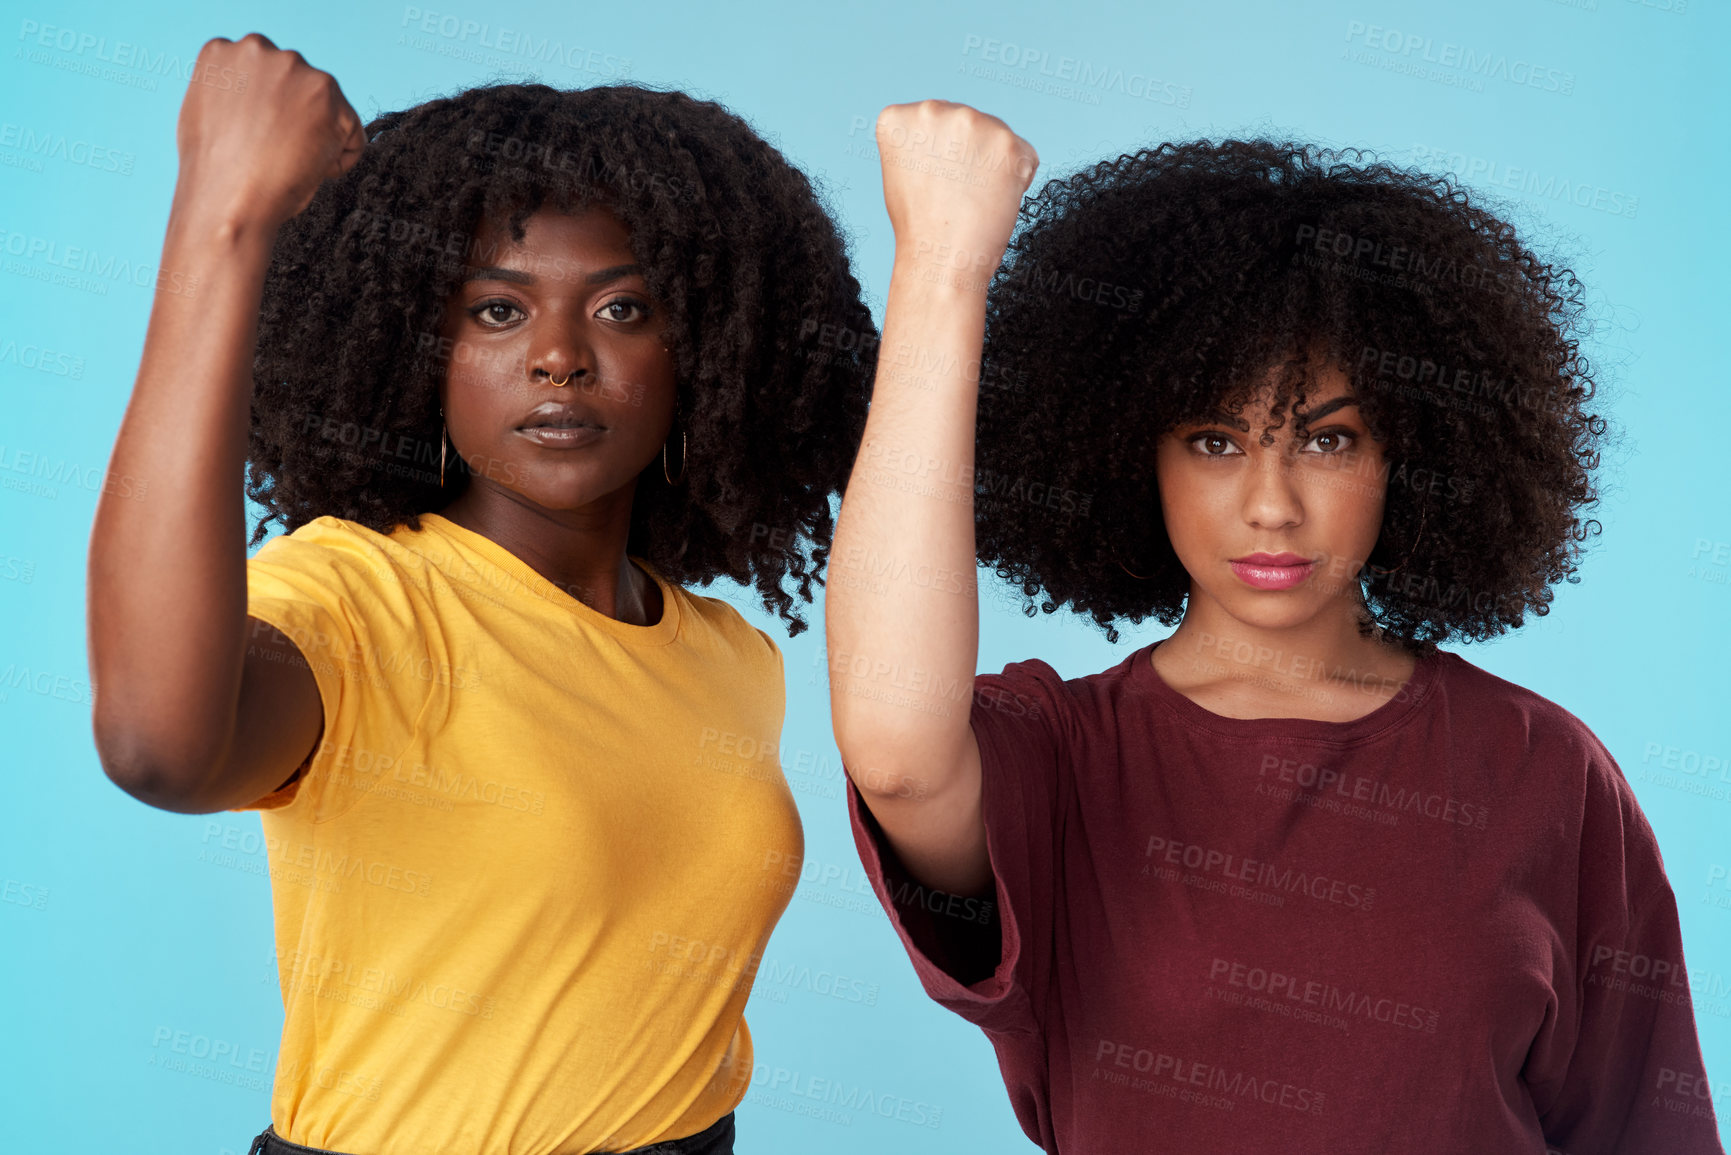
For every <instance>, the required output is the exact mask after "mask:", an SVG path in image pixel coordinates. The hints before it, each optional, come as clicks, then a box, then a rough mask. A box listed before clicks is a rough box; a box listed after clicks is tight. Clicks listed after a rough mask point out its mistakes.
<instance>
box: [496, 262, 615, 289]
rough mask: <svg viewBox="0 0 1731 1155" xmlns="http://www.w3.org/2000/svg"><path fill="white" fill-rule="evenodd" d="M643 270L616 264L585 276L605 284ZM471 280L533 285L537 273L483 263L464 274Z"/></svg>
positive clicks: (586, 281) (589, 282) (590, 282)
mask: <svg viewBox="0 0 1731 1155" xmlns="http://www.w3.org/2000/svg"><path fill="white" fill-rule="evenodd" d="M642 271H643V268H642V266H640V265H614V266H613V267H612V268H607V269H599V270H597V271H596V272H593V273H590V274H589V275H588V276H587V277H584V278H583V283H584V284H586V285H604V284H606V283H607V282H608V281H616V280H618V279H619V278H620V277H627V276H630V275H631V274H633V273H641V272H642ZM470 281H509V282H510V283H511V284H513V285H533V284H534V283H535V274H533V273H528V272H524V271H523V270H522V269H507V268H504V267H503V266H501V265H481V266H479V267H476V268H472V269H470V270H468V271H467V272H466V273H464V274H463V283H464V284H467V283H468V282H470Z"/></svg>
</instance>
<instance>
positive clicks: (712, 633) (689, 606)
mask: <svg viewBox="0 0 1731 1155" xmlns="http://www.w3.org/2000/svg"><path fill="white" fill-rule="evenodd" d="M668 588H671V589H672V590H673V596H674V597H676V598H678V599H679V600H680V603H681V604H680V616H681V619H682V621H681V625H680V632H681V633H684V634H686V635H687V640H688V641H690V642H692V643H694V644H699V645H707V646H711V647H716V648H719V649H721V650H724V651H726V652H727V653H729V654H731V655H733V656H734V657H735V658H736V659H737V660H740V661H745V662H762V663H767V664H768V665H769V666H771V667H773V668H774V669H775V670H776V671H777V672H778V674H779V672H780V670H781V667H782V660H783V659H782V653H781V647H780V646H778V645H776V643H775V639H774V638H773V637H771V636H770V635H769V634H768V633H767V632H766V631H764V630H761V629H759V628H758V627H756V626H754V625H752V624H751V623H750V622H749V621H747V620H746V617H745V615H744V614H742V613H740V612H739V609H738V607H736V606H735V605H734V604H733V603H732V602H730V601H727V600H726V599H725V598H718V597H711V596H709V595H707V594H700V593H695V592H693V591H692V590H689V589H687V588H685V587H684V586H678V585H669V587H668Z"/></svg>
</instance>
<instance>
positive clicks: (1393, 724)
mask: <svg viewBox="0 0 1731 1155" xmlns="http://www.w3.org/2000/svg"><path fill="white" fill-rule="evenodd" d="M1165 640H1166V639H1164V638H1162V639H1161V640H1160V641H1158V642H1151V643H1149V644H1148V645H1146V646H1144V647H1143V648H1142V649H1141V650H1139V651H1137V652H1136V653H1135V654H1133V655H1132V656H1131V662H1132V664H1133V670H1132V673H1131V678H1132V681H1133V684H1134V685H1135V686H1137V688H1139V689H1140V690H1142V691H1143V692H1144V693H1146V694H1148V695H1149V696H1150V697H1151V698H1152V699H1153V700H1154V701H1155V702H1157V703H1159V704H1160V705H1161V706H1163V707H1165V709H1167V710H1168V711H1169V712H1171V713H1172V714H1174V715H1176V716H1177V718H1178V719H1179V721H1181V722H1183V723H1184V724H1185V726H1187V727H1190V728H1193V729H1201V730H1206V731H1208V732H1210V733H1212V734H1217V735H1220V736H1221V737H1226V738H1254V739H1261V740H1267V739H1270V738H1290V739H1294V740H1298V741H1306V742H1331V743H1338V744H1342V745H1345V744H1348V743H1354V742H1362V741H1365V740H1367V739H1370V738H1375V737H1377V736H1379V735H1381V734H1383V733H1386V732H1387V731H1390V730H1393V729H1396V728H1397V727H1399V726H1402V725H1404V724H1405V723H1407V722H1409V721H1411V720H1412V719H1413V718H1414V717H1416V716H1417V713H1418V709H1419V707H1420V706H1421V705H1423V704H1424V702H1425V700H1426V699H1427V698H1429V697H1430V695H1431V692H1432V691H1433V690H1434V689H1435V687H1436V684H1437V681H1438V678H1439V675H1440V673H1441V670H1442V663H1443V660H1444V659H1445V658H1446V657H1448V656H1449V655H1447V654H1444V653H1443V652H1442V651H1440V650H1433V651H1431V652H1430V653H1429V654H1424V655H1420V656H1419V658H1418V659H1417V661H1416V663H1415V664H1414V666H1413V671H1412V677H1410V678H1408V679H1407V680H1406V683H1405V684H1404V685H1403V686H1401V688H1400V689H1399V690H1397V691H1396V692H1395V693H1394V695H1393V696H1391V697H1390V698H1389V699H1388V700H1387V701H1386V702H1383V703H1382V705H1380V706H1378V707H1377V708H1376V709H1374V710H1372V711H1370V712H1369V713H1368V714H1365V715H1363V716H1362V717H1358V718H1354V719H1353V720H1352V721H1350V722H1328V721H1323V720H1321V719H1317V718H1229V717H1227V716H1226V715H1225V714H1216V713H1215V712H1214V711H1212V710H1209V709H1207V708H1205V707H1203V706H1199V705H1197V704H1196V703H1195V702H1192V701H1191V700H1190V699H1189V698H1186V697H1185V696H1184V695H1183V694H1180V693H1179V692H1178V691H1177V690H1175V689H1173V688H1172V687H1171V686H1170V685H1168V684H1167V682H1166V679H1165V678H1162V677H1161V676H1160V671H1159V670H1157V669H1155V667H1154V650H1155V649H1156V648H1157V647H1158V646H1159V645H1160V644H1161V642H1164V641H1165Z"/></svg>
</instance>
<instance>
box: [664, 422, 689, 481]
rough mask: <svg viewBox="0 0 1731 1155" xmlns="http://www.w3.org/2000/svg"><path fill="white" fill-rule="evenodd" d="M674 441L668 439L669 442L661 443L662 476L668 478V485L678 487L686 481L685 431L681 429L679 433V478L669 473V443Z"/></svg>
mask: <svg viewBox="0 0 1731 1155" xmlns="http://www.w3.org/2000/svg"><path fill="white" fill-rule="evenodd" d="M672 440H673V439H672V438H671V437H669V438H668V439H667V441H663V442H662V443H661V476H663V477H665V478H667V484H669V485H678V484H679V483H680V482H681V481H684V480H685V430H683V429H681V430H680V431H679V476H678V477H674V476H673V475H672V474H670V473H668V471H667V442H668V441H672Z"/></svg>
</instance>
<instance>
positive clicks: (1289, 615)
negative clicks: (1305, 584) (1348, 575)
mask: <svg viewBox="0 0 1731 1155" xmlns="http://www.w3.org/2000/svg"><path fill="white" fill-rule="evenodd" d="M1217 600H1219V601H1220V605H1221V607H1222V608H1223V609H1225V611H1226V612H1227V613H1228V614H1230V615H1231V616H1232V618H1233V619H1234V620H1235V621H1240V622H1243V623H1244V624H1245V625H1247V626H1251V627H1253V628H1255V629H1259V630H1285V629H1291V628H1292V627H1294V626H1301V625H1303V624H1304V623H1306V622H1308V621H1310V620H1311V619H1312V618H1315V617H1316V616H1317V615H1318V614H1320V613H1321V612H1322V611H1323V608H1324V604H1323V603H1322V602H1320V601H1318V600H1317V599H1316V598H1315V597H1306V596H1303V595H1298V596H1294V595H1292V594H1288V593H1285V592H1281V593H1250V594H1248V595H1246V594H1236V595H1235V596H1234V597H1231V598H1226V599H1217Z"/></svg>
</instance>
